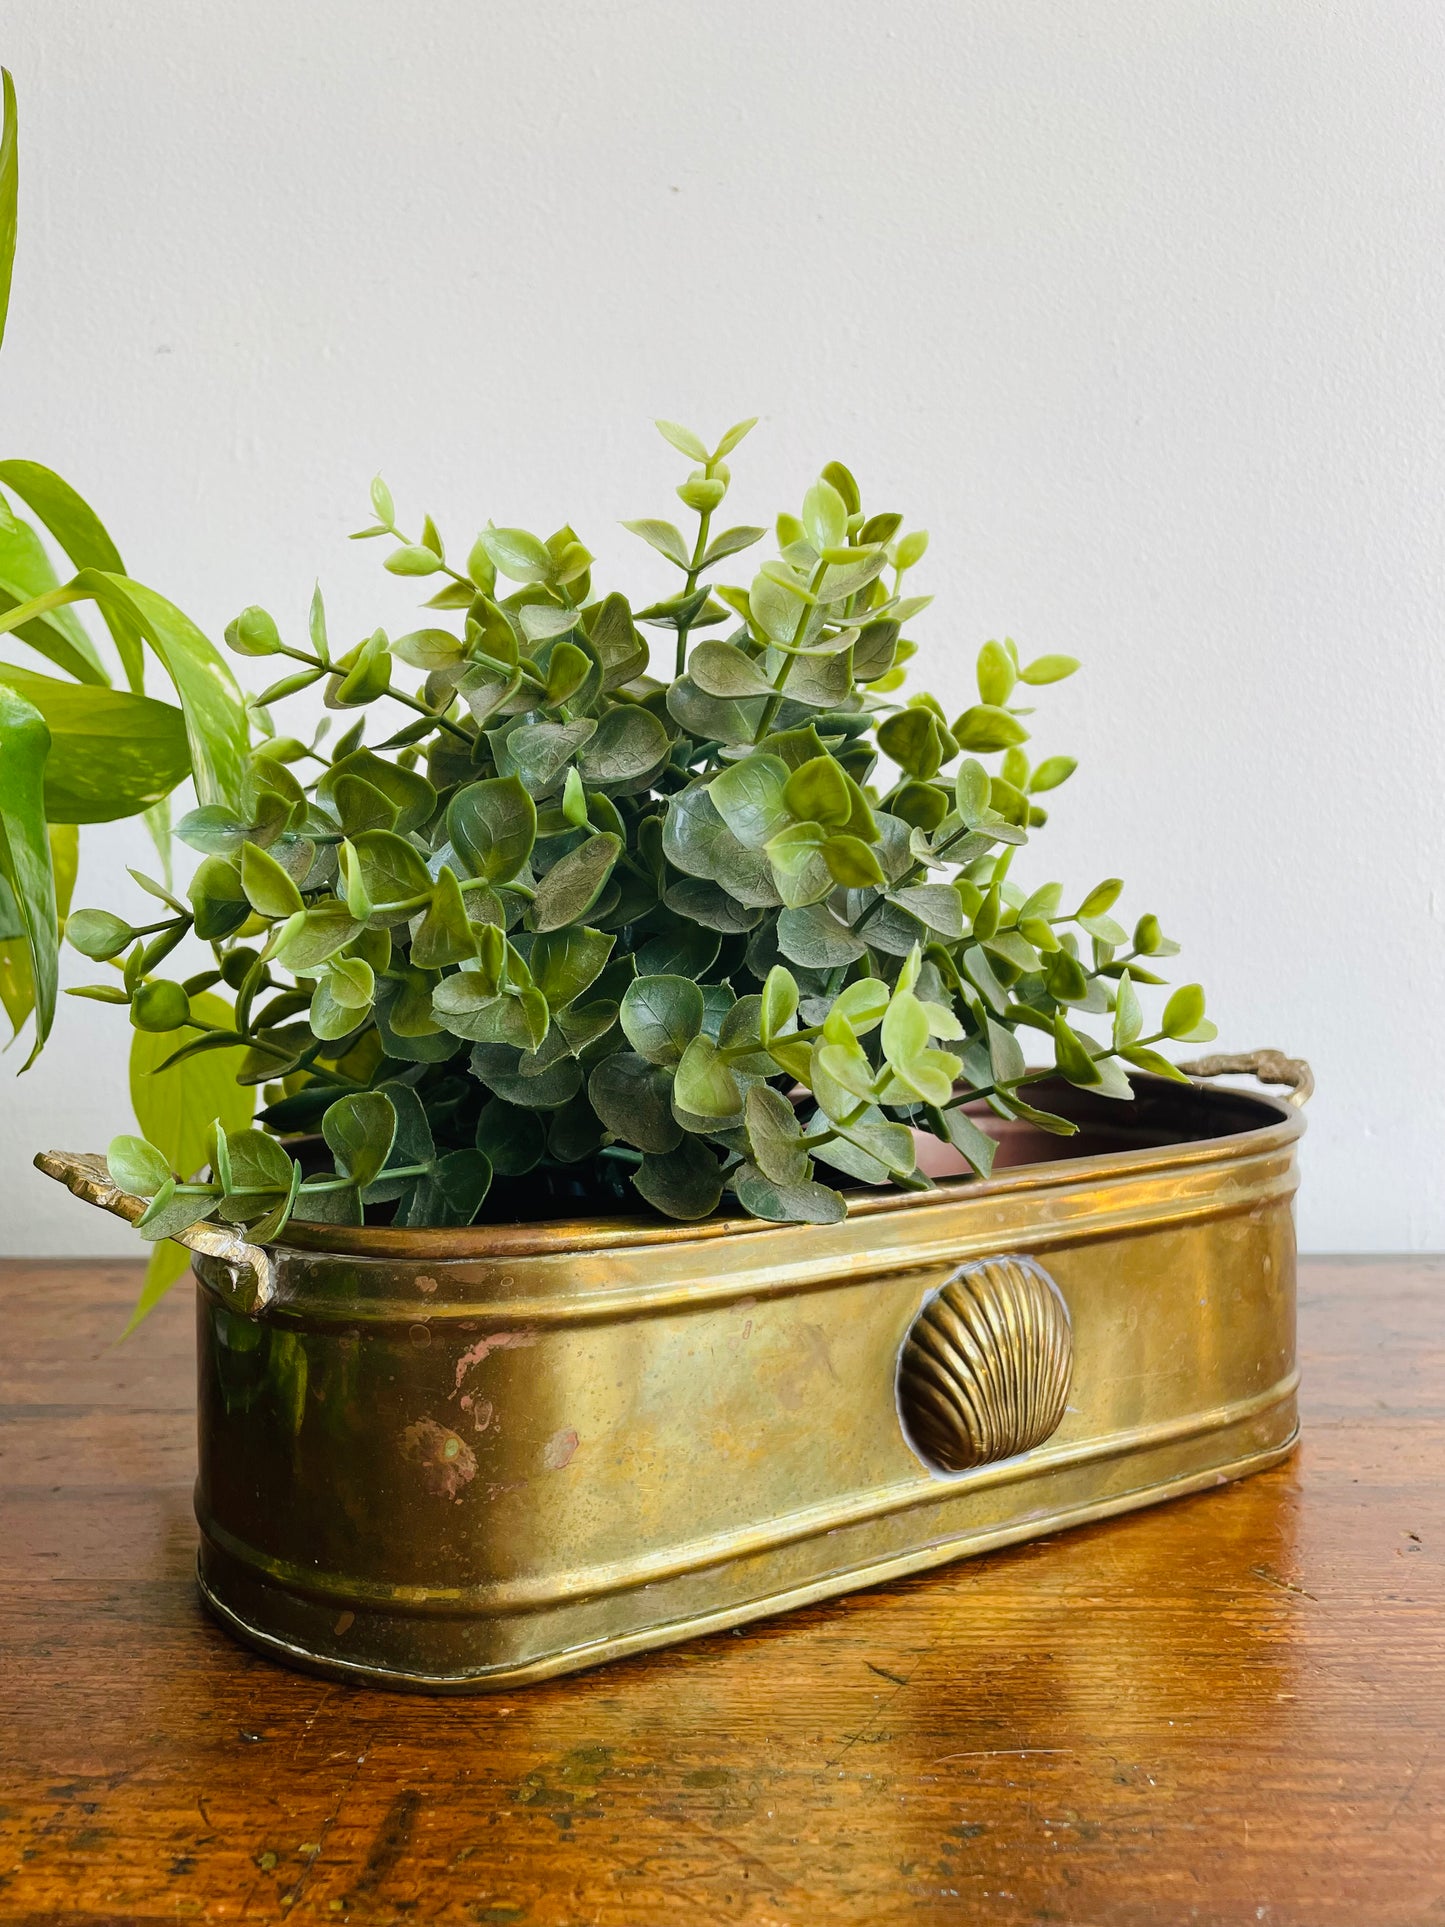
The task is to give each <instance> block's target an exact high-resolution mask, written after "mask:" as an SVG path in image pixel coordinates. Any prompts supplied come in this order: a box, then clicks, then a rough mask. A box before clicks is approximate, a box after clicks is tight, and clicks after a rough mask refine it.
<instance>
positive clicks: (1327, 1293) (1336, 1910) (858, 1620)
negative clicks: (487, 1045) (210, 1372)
mask: <svg viewBox="0 0 1445 1927" xmlns="http://www.w3.org/2000/svg"><path fill="white" fill-rule="evenodd" d="M138 1276H139V1273H138V1270H137V1269H136V1268H134V1267H131V1266H126V1265H104V1264H99V1263H85V1264H68V1265H66V1264H39V1263H35V1264H26V1263H12V1264H9V1265H8V1266H4V1267H0V1921H3V1922H4V1923H6V1927H19V1924H20V1923H25V1922H36V1923H38V1922H46V1923H71V1922H73V1923H80V1922H85V1923H90V1924H91V1927H94V1924H95V1923H100V1922H110V1923H122V1922H132V1921H135V1922H152V1921H176V1920H205V1921H211V1920H214V1921H227V1920H262V1921H264V1920H275V1921H307V1922H313V1921H328V1922H329V1921H343V1922H345V1921H355V1922H366V1923H371V1922H413V1921H414V1922H428V1923H430V1922H438V1923H443V1927H452V1924H453V1923H455V1924H456V1927H464V1924H465V1927H473V1924H475V1923H489V1924H491V1927H513V1924H514V1923H515V1924H516V1927H584V1923H597V1924H598V1927H672V1924H673V1923H699V1922H712V1921H719V1922H730V1923H731V1922H737V1923H747V1924H748V1927H811V1924H812V1923H816V1922H830V1923H831V1922H849V1923H854V1922H856V1923H859V1927H887V1923H892V1922H934V1921H948V1922H954V1921H957V1922H960V1923H962V1922H967V1923H975V1922H985V1923H992V1922H999V1923H1005V1922H1007V1923H1013V1922H1025V1921H1027V1922H1045V1921H1047V1922H1064V1923H1068V1924H1069V1927H1089V1923H1094V1922H1110V1923H1115V1922H1117V1923H1138V1924H1139V1927H1144V1923H1149V1924H1151V1927H1152V1923H1155V1922H1162V1923H1175V1922H1202V1923H1229V1924H1230V1927H1234V1923H1258V1922H1265V1923H1269V1927H1333V1923H1336V1922H1340V1923H1348V1927H1426V1924H1432V1927H1433V1924H1439V1927H1445V1260H1403V1259H1402V1260H1390V1261H1379V1260H1374V1261H1364V1260H1355V1261H1339V1262H1333V1261H1332V1262H1325V1261H1315V1262H1313V1263H1310V1264H1308V1265H1307V1266H1306V1267H1305V1269H1304V1275H1303V1279H1302V1287H1301V1321H1300V1322H1301V1350H1302V1359H1303V1366H1304V1373H1305V1378H1304V1408H1305V1418H1304V1423H1305V1435H1304V1443H1303V1446H1302V1448H1301V1450H1300V1452H1299V1454H1298V1455H1297V1457H1296V1458H1294V1459H1293V1460H1292V1461H1290V1462H1289V1463H1288V1464H1287V1465H1284V1466H1282V1467H1280V1468H1278V1469H1277V1470H1275V1471H1273V1472H1269V1473H1265V1474H1262V1475H1260V1476H1259V1477H1256V1478H1254V1479H1250V1480H1247V1481H1245V1482H1243V1483H1241V1484H1238V1485H1233V1486H1229V1487H1227V1488H1223V1489H1220V1490H1218V1491H1215V1492H1211V1493H1208V1494H1206V1495H1203V1496H1200V1497H1197V1498H1192V1499H1185V1500H1180V1501H1177V1502H1175V1503H1174V1504H1172V1505H1167V1506H1162V1507H1159V1508H1157V1509H1155V1510H1153V1511H1148V1512H1141V1513H1137V1514H1135V1515H1133V1516H1132V1517H1129V1518H1126V1519H1122V1520H1118V1521H1114V1522H1112V1523H1108V1524H1103V1525H1098V1526H1091V1527H1087V1528H1084V1529H1081V1530H1078V1531H1075V1532H1071V1533H1067V1534H1064V1535H1062V1536H1059V1537H1056V1538H1054V1539H1052V1540H1048V1541H1043V1542H1039V1543H1036V1544H1033V1545H1029V1546H1025V1547H1021V1548H1018V1549H1016V1550H1013V1551H1009V1552H1004V1553H998V1554H994V1555H992V1556H990V1557H987V1558H983V1559H978V1560H975V1561H972V1562H969V1563H965V1564H961V1565H958V1566H955V1567H952V1568H949V1569H945V1570H943V1571H942V1572H939V1573H934V1574H930V1575H927V1576H925V1577H922V1578H919V1579H916V1580H912V1581H908V1582H906V1583H903V1584H900V1585H894V1586H890V1587H888V1588H886V1589H883V1590H879V1591H875V1592H872V1593H865V1594H861V1595H858V1596H855V1597H854V1598H852V1599H849V1600H843V1601H837V1602H834V1603H832V1604H829V1605H826V1606H822V1607H818V1608H815V1609H812V1610H809V1611H806V1612H802V1613H797V1614H794V1615H791V1616H789V1617H786V1618H782V1619H778V1620H775V1621H770V1622H767V1623H765V1624H763V1625H761V1626H758V1627H754V1628H752V1629H749V1630H747V1631H745V1632H741V1633H733V1634H727V1635H722V1636H719V1637H715V1638H711V1639H705V1640H701V1641H698V1642H696V1643H694V1644H692V1645H690V1646H685V1647H679V1648H676V1649H674V1650H673V1651H671V1652H668V1653H664V1654H661V1655H658V1656H653V1657H648V1658H642V1659H636V1660H629V1661H625V1662H622V1663H620V1664H618V1665H614V1666H611V1667H608V1668H604V1669H601V1670H599V1671H597V1672H595V1673H590V1674H582V1675H578V1676H577V1677H574V1678H571V1679H565V1680H561V1681H558V1682H556V1683H553V1684H547V1685H541V1686H535V1687H531V1688H528V1689H526V1690H524V1691H520V1692H517V1693H515V1694H511V1695H508V1696H506V1697H501V1698H493V1699H475V1700H428V1699H422V1698H411V1697H406V1696H401V1695H393V1694H390V1693H384V1692H379V1691H376V1690H372V1689H366V1688H351V1687H344V1686H338V1685H333V1684H327V1683H325V1682H322V1681H319V1680H315V1679H311V1678H308V1677H305V1676H302V1675H299V1674H293V1673H288V1672H284V1671H281V1670H279V1669H277V1668H276V1667H274V1666H273V1665H271V1664H270V1663H268V1662H267V1661H264V1660H261V1659H259V1658H256V1657H253V1656H252V1655H251V1654H249V1653H247V1652H245V1651H243V1650H241V1649H240V1648H238V1647H237V1646H235V1645H233V1644H232V1642H231V1641H230V1639H229V1638H227V1636H226V1635H225V1634H223V1633H222V1632H220V1631H219V1630H218V1629H217V1628H216V1627H215V1626H213V1625H212V1624H211V1623H210V1622H209V1621H208V1620H207V1619H206V1618H205V1617H204V1615H203V1613H202V1612H201V1609H200V1608H199V1606H198V1605H197V1603H196V1598H195V1593H194V1588H193V1586H192V1582H191V1563H192V1557H193V1547H194V1530H193V1526H192V1520H191V1510H190V1483H191V1476H192V1467H193V1454H194V1441H193V1419H192V1399H191V1369H192V1368H191V1310H190V1305H189V1303H188V1294H187V1292H186V1291H185V1290H184V1289H181V1290H179V1291H178V1292H177V1293H176V1294H174V1295H173V1296H172V1297H171V1298H170V1299H169V1300H168V1301H167V1302H166V1303H165V1304H164V1305H163V1306H162V1307H161V1310H160V1311H159V1313H158V1314H157V1315H156V1316H155V1317H154V1318H153V1319H152V1320H151V1322H150V1324H149V1326H148V1327H146V1328H145V1329H144V1330H143V1331H142V1332H141V1333H140V1334H139V1335H138V1336H137V1337H135V1338H133V1339H131V1340H128V1341H127V1343H126V1344H125V1345H124V1346H121V1347H119V1348H116V1347H115V1344H114V1341H115V1338H116V1335H117V1333H118V1332H119V1330H120V1328H121V1325H122V1323H123V1322H124V1314H125V1312H126V1309H127V1308H128V1305H129V1303H130V1300H131V1298H132V1296H133V1294H134V1292H135V1289H136V1285H137V1280H138Z"/></svg>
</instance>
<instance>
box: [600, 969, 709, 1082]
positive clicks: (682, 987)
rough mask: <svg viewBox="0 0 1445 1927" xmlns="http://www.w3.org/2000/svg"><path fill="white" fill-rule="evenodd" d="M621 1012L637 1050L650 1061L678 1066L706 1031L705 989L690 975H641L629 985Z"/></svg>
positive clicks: (629, 1041)
mask: <svg viewBox="0 0 1445 1927" xmlns="http://www.w3.org/2000/svg"><path fill="white" fill-rule="evenodd" d="M620 1014H621V1022H622V1029H623V1032H624V1034H625V1035H626V1038H627V1041H628V1043H629V1044H631V1046H632V1048H633V1049H634V1050H635V1051H637V1052H639V1053H640V1054H641V1055H642V1056H643V1057H645V1058H646V1059H647V1060H648V1062H649V1063H653V1064H666V1065H675V1064H677V1063H678V1062H679V1061H680V1060H681V1058H682V1055H683V1052H684V1051H685V1050H686V1049H687V1047H688V1045H689V1044H690V1043H692V1041H693V1039H694V1038H696V1037H697V1036H698V1034H699V1033H700V1032H701V1030H702V1019H703V997H702V991H701V990H700V989H699V988H698V986H697V984H696V983H694V982H693V981H692V980H691V978H688V977H678V976H667V975H660V976H644V977H637V978H635V979H634V980H633V982H632V983H630V984H629V985H628V986H627V990H626V993H625V994H624V996H623V998H622V1004H621V1013H620Z"/></svg>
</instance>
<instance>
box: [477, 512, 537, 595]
mask: <svg viewBox="0 0 1445 1927" xmlns="http://www.w3.org/2000/svg"><path fill="white" fill-rule="evenodd" d="M477 547H478V548H480V549H481V551H482V552H483V554H484V555H485V556H486V557H487V560H488V561H489V562H490V563H491V565H492V567H493V568H494V569H495V570H496V571H497V573H498V575H504V576H506V578H507V580H508V581H509V582H550V581H552V580H553V579H554V576H555V574H556V564H555V563H554V561H553V559H552V555H551V553H550V551H549V550H548V548H547V545H546V543H545V542H542V541H539V539H538V538H537V537H536V536H535V535H529V534H528V532H527V531H526V529H498V528H493V527H492V526H491V525H490V524H488V526H487V527H486V528H484V529H483V530H482V532H481V534H480V535H479V536H478V537H477Z"/></svg>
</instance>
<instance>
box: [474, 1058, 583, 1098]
mask: <svg viewBox="0 0 1445 1927" xmlns="http://www.w3.org/2000/svg"><path fill="white" fill-rule="evenodd" d="M521 1059H522V1053H521V1051H520V1050H515V1049H513V1048H511V1047H510V1046H508V1045H506V1044H475V1045H473V1047H472V1054H471V1059H470V1063H471V1069H472V1075H473V1076H474V1077H476V1078H478V1079H479V1080H480V1081H481V1082H482V1083H483V1084H485V1085H486V1087H487V1089H488V1090H490V1091H493V1092H495V1094H496V1095H497V1096H498V1097H500V1098H505V1100H506V1101H507V1102H508V1103H509V1104H518V1105H520V1106H522V1107H523V1108H524V1109H526V1110H530V1111H557V1110H560V1109H561V1108H562V1106H563V1105H564V1104H569V1103H571V1101H572V1099H573V1098H574V1097H575V1096H576V1095H577V1093H578V1091H579V1090H580V1089H581V1087H582V1067H581V1065H580V1064H579V1063H578V1062H577V1060H576V1058H575V1057H563V1058H561V1059H559V1060H558V1062H557V1063H555V1064H553V1065H551V1066H550V1067H549V1068H548V1069H547V1070H545V1071H543V1072H542V1073H541V1074H540V1075H537V1076H532V1077H528V1076H525V1075H524V1074H523V1072H522V1070H521V1068H520V1065H521Z"/></svg>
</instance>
